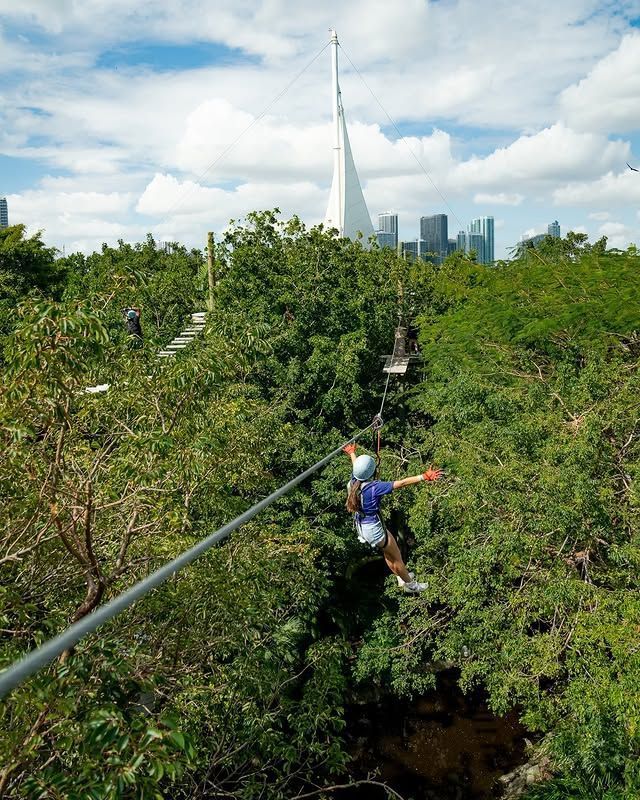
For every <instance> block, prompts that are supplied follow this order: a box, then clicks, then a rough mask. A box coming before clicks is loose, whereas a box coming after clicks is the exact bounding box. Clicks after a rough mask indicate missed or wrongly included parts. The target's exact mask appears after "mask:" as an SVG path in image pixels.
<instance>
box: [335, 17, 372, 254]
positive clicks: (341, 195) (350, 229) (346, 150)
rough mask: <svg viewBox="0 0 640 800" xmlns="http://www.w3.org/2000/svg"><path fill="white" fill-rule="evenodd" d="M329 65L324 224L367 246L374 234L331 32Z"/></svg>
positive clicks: (336, 45) (336, 49)
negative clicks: (329, 176) (329, 164)
mask: <svg viewBox="0 0 640 800" xmlns="http://www.w3.org/2000/svg"><path fill="white" fill-rule="evenodd" d="M331 65H332V76H333V81H332V85H333V92H332V94H333V98H332V99H333V128H334V146H333V181H332V183H331V193H330V195H329V205H328V206H327V215H326V217H325V225H326V226H327V228H337V229H338V233H339V235H340V236H344V237H345V238H348V239H356V238H357V237H358V235H359V234H362V237H363V245H364V246H365V247H368V246H369V242H368V240H369V236H371V234H372V233H373V225H372V224H371V217H370V216H369V211H368V210H367V204H366V203H365V200H364V195H363V194H362V187H361V186H360V180H359V178H358V173H357V172H356V167H355V164H354V163H353V156H352V155H351V145H350V144H349V136H348V134H347V124H346V122H345V119H344V108H343V107H342V95H341V94H340V84H339V82H338V36H337V34H336V32H335V31H331Z"/></svg>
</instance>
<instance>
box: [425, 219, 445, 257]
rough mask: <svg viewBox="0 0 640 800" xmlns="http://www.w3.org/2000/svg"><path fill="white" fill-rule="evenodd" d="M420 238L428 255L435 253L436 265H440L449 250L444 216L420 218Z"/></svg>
mask: <svg viewBox="0 0 640 800" xmlns="http://www.w3.org/2000/svg"><path fill="white" fill-rule="evenodd" d="M420 238H421V239H424V241H425V247H426V249H427V252H428V253H435V262H436V264H441V263H442V262H443V261H444V259H445V258H446V257H447V253H448V249H449V225H448V220H447V215H446V214H433V215H431V216H430V217H420Z"/></svg>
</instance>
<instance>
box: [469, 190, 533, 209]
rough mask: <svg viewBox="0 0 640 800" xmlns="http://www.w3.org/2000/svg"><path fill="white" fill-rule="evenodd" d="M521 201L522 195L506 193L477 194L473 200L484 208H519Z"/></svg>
mask: <svg viewBox="0 0 640 800" xmlns="http://www.w3.org/2000/svg"><path fill="white" fill-rule="evenodd" d="M523 200H524V195H523V194H517V193H514V194H507V193H506V192H499V193H498V194H487V193H486V192H478V193H477V194H476V195H474V198H473V202H474V203H478V204H481V205H485V206H519V205H520V203H522V201H523Z"/></svg>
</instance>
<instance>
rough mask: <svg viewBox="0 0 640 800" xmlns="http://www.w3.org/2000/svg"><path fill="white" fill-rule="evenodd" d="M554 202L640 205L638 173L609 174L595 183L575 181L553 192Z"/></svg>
mask: <svg viewBox="0 0 640 800" xmlns="http://www.w3.org/2000/svg"><path fill="white" fill-rule="evenodd" d="M553 202H554V203H555V204H556V205H559V206H561V205H565V206H590V205H596V206H601V205H603V204H605V205H608V206H628V205H629V204H630V203H633V204H635V203H640V179H639V177H638V176H637V175H636V173H633V172H629V171H625V172H619V173H617V174H615V173H613V172H607V173H606V174H605V175H603V176H602V177H600V178H597V179H596V180H594V181H574V182H572V183H568V184H566V185H564V186H560V187H559V188H557V189H555V190H554V192H553Z"/></svg>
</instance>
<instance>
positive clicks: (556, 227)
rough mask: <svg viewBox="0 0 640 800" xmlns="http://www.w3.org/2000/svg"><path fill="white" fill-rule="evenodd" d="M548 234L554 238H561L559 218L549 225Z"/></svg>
mask: <svg viewBox="0 0 640 800" xmlns="http://www.w3.org/2000/svg"><path fill="white" fill-rule="evenodd" d="M547 234H548V235H549V236H553V238H554V239H559V238H560V223H559V222H558V220H557V219H556V220H554V221H553V222H550V223H549V224H548V225H547Z"/></svg>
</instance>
